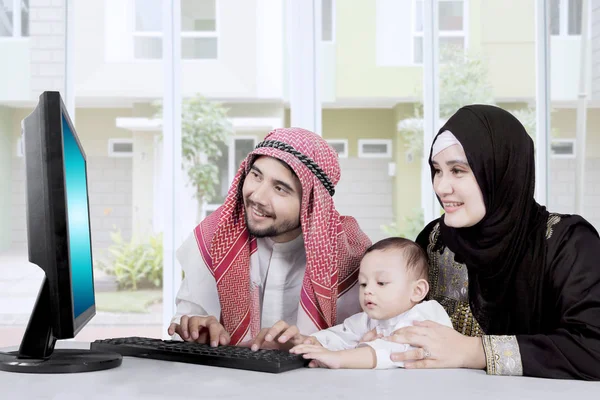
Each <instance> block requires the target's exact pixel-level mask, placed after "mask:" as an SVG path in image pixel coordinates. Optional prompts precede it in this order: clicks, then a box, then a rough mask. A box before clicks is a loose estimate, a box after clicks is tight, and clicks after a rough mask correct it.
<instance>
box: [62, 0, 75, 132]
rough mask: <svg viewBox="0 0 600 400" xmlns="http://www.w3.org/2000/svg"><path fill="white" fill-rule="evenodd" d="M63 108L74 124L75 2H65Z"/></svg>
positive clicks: (72, 0)
mask: <svg viewBox="0 0 600 400" xmlns="http://www.w3.org/2000/svg"><path fill="white" fill-rule="evenodd" d="M64 102H65V106H66V107H67V112H68V113H69V116H70V117H71V121H73V124H75V0H66V1H65V98H64Z"/></svg>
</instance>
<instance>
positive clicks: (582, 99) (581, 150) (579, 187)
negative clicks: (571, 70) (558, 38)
mask: <svg viewBox="0 0 600 400" xmlns="http://www.w3.org/2000/svg"><path fill="white" fill-rule="evenodd" d="M581 3H582V4H581V54H580V61H579V63H580V65H579V93H578V95H577V134H576V142H575V143H576V144H575V149H576V151H577V153H576V156H577V158H576V159H577V173H576V177H577V178H576V179H575V213H576V214H579V215H581V214H583V202H584V201H583V199H584V197H585V141H586V133H587V97H588V93H589V85H588V74H587V72H588V70H587V67H588V62H589V58H588V43H589V29H588V28H589V22H588V15H589V14H590V12H589V11H590V10H589V8H588V7H589V4H588V2H587V0H582V2H581Z"/></svg>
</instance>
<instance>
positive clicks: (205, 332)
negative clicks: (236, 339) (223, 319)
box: [168, 315, 231, 347]
mask: <svg viewBox="0 0 600 400" xmlns="http://www.w3.org/2000/svg"><path fill="white" fill-rule="evenodd" d="M168 332H169V335H171V336H173V335H174V334H175V333H177V334H178V335H179V336H181V338H182V339H183V340H185V341H187V342H198V343H209V344H210V345H211V346H212V347H217V346H218V345H219V344H220V345H222V346H223V345H226V344H229V342H230V341H231V337H230V336H229V333H227V331H226V330H225V328H224V327H223V325H221V324H220V323H219V321H218V320H217V319H216V318H215V317H213V316H208V317H188V316H187V315H184V316H182V317H181V321H180V323H179V324H175V323H172V324H171V326H169V330H168Z"/></svg>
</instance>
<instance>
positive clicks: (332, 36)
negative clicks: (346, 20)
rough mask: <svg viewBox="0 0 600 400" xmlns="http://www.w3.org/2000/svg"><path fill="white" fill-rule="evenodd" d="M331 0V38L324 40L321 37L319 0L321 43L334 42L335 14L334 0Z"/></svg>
mask: <svg viewBox="0 0 600 400" xmlns="http://www.w3.org/2000/svg"><path fill="white" fill-rule="evenodd" d="M330 1H331V39H330V40H325V39H323V17H322V15H323V0H321V42H322V43H330V44H335V21H336V18H335V17H336V14H335V6H336V4H335V2H336V0H330Z"/></svg>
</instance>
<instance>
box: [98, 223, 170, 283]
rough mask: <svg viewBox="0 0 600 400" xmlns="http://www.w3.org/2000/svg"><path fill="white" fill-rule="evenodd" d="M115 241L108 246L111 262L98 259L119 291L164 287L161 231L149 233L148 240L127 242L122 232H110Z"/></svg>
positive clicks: (99, 265)
mask: <svg viewBox="0 0 600 400" xmlns="http://www.w3.org/2000/svg"><path fill="white" fill-rule="evenodd" d="M110 237H111V239H112V241H113V244H112V245H111V246H110V247H109V248H108V252H109V261H108V262H107V263H106V264H105V263H102V262H96V265H97V266H98V268H100V269H101V270H102V271H104V272H106V273H107V274H109V275H113V276H114V277H115V279H116V281H117V286H118V288H119V289H120V290H137V289H142V288H152V287H158V288H159V287H162V275H163V246H162V233H159V234H157V235H155V236H150V238H149V240H148V242H147V243H139V242H138V241H137V240H136V238H135V237H134V238H132V239H131V241H126V240H125V239H123V236H122V235H121V231H119V230H117V231H115V232H111V234H110Z"/></svg>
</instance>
